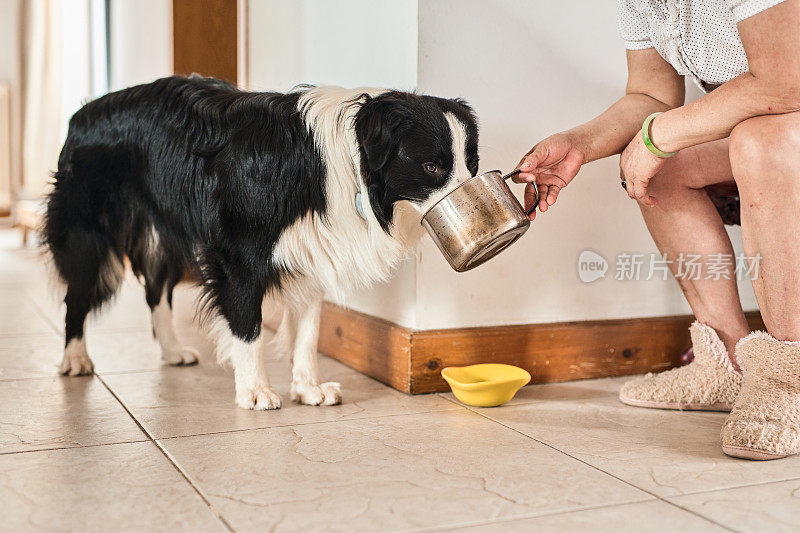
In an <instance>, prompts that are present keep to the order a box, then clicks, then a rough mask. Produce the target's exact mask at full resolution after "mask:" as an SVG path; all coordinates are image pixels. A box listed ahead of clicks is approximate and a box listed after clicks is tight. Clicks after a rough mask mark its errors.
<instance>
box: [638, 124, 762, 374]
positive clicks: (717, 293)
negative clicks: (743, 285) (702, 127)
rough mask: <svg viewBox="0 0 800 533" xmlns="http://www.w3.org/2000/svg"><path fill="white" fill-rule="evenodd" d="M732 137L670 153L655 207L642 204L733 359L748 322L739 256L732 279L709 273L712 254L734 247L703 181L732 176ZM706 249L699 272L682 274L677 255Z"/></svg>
mask: <svg viewBox="0 0 800 533" xmlns="http://www.w3.org/2000/svg"><path fill="white" fill-rule="evenodd" d="M732 181H733V174H732V172H731V165H730V159H729V155H728V140H727V139H723V140H719V141H714V142H710V143H705V144H702V145H698V146H694V147H692V148H687V149H685V150H683V151H681V152H680V153H679V154H678V155H676V156H675V157H673V158H671V159H669V160H668V161H667V163H666V164H665V165H664V167H663V169H662V170H661V172H659V174H657V175H656V176H655V177H654V178H653V180H652V181H651V183H650V187H649V189H648V190H649V191H650V193H651V194H652V195H653V196H655V197H656V199H657V201H658V204H657V205H656V206H655V207H647V206H641V210H642V215H643V216H644V220H645V223H646V224H647V228H648V230H650V235H652V237H653V240H654V241H655V243H656V246H658V249H659V250H660V251H661V253H662V254H666V258H667V260H668V261H671V262H670V268H671V270H672V273H673V274H675V276H676V278H677V280H678V284H679V285H680V287H681V289H682V290H683V294H684V295H685V296H686V299H687V300H688V302H689V305H690V306H691V308H692V311H693V312H694V315H695V317H696V318H697V320H698V321H700V322H702V323H704V324H706V325H708V326H710V327H712V328H713V329H714V330H716V332H717V333H718V334H719V337H720V339H721V340H722V342H723V343H724V344H725V347H726V348H727V349H728V354H729V355H730V357H731V360H732V361H733V362H734V365H735V364H736V363H735V361H734V354H733V351H734V350H733V348H734V346H735V345H736V342H737V341H738V340H739V339H741V338H742V337H744V336H746V335H747V334H748V333H749V332H750V329H749V327H748V325H747V320H746V319H745V316H744V312H743V311H742V305H741V302H740V300H739V292H738V289H737V287H736V276H735V272H734V269H735V260H733V261H732V264H731V268H730V273H729V279H706V277H707V272H706V268H705V267H706V265H707V262H708V258H709V256H713V255H714V254H728V257H730V258H732V259H733V253H734V251H733V247H732V245H731V241H730V239H729V238H728V234H727V232H726V231H725V226H724V225H723V223H722V219H721V218H720V215H719V213H718V212H717V210H716V208H715V207H714V204H713V203H712V202H711V199H710V198H709V197H708V194H707V193H706V192H705V190H703V187H707V186H709V185H715V184H720V183H725V182H732ZM681 254H684V257H687V256H689V255H702V259H701V260H700V263H702V264H703V268H702V270H701V271H700V274H699V276H694V275H689V276H684V277H683V278H681V277H680V274H681V273H680V272H678V267H679V264H678V258H679V256H680V255H681Z"/></svg>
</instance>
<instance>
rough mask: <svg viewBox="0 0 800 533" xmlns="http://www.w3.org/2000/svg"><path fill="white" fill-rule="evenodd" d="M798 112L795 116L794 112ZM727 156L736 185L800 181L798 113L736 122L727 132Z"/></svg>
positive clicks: (759, 185) (756, 185)
mask: <svg viewBox="0 0 800 533" xmlns="http://www.w3.org/2000/svg"><path fill="white" fill-rule="evenodd" d="M795 115H798V116H795ZM730 160H731V169H732V170H733V177H734V180H735V181H736V184H737V185H738V186H739V189H740V190H742V189H745V190H746V189H747V188H748V187H751V186H752V187H759V188H761V189H763V187H764V184H765V182H769V183H770V184H771V185H774V184H775V182H776V181H777V180H789V181H792V182H797V184H796V185H800V114H798V113H791V114H789V115H767V116H761V117H754V118H751V119H748V120H745V121H743V122H741V123H739V124H738V125H737V126H736V127H735V128H733V131H731V136H730Z"/></svg>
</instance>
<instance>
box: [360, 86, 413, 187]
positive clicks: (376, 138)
mask: <svg viewBox="0 0 800 533" xmlns="http://www.w3.org/2000/svg"><path fill="white" fill-rule="evenodd" d="M409 114H410V111H409V109H408V107H407V106H406V105H405V103H404V102H403V100H402V98H401V97H400V96H399V95H397V94H395V93H385V94H382V95H380V96H377V97H375V98H371V97H370V96H369V95H364V101H363V102H362V104H361V109H359V110H358V113H356V117H355V130H356V139H357V140H358V145H359V149H360V151H361V161H362V164H364V165H366V168H364V169H362V170H363V172H364V175H365V177H366V178H367V179H369V176H370V175H371V174H372V173H373V172H376V171H380V170H381V169H383V167H384V166H385V165H386V163H387V162H388V160H389V158H390V157H391V156H392V154H393V153H394V151H395V150H396V149H397V143H398V140H399V137H400V135H401V134H402V133H403V130H404V129H405V128H406V127H407V125H408V123H409V120H408V119H409Z"/></svg>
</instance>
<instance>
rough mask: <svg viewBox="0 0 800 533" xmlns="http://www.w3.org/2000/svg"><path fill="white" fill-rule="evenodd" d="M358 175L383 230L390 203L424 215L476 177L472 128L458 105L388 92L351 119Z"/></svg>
mask: <svg viewBox="0 0 800 533" xmlns="http://www.w3.org/2000/svg"><path fill="white" fill-rule="evenodd" d="M355 132H356V138H357V140H358V145H359V150H360V152H361V170H362V174H363V178H364V182H365V184H366V186H367V190H368V191H369V200H370V204H371V206H372V210H373V212H374V213H375V217H376V218H377V219H378V222H380V224H381V226H382V227H383V229H384V230H387V231H388V230H389V227H390V225H391V224H392V215H393V212H394V206H395V203H397V202H399V201H401V200H407V201H409V202H410V203H411V204H412V205H413V206H414V207H415V208H416V210H417V211H418V212H420V213H424V212H425V211H426V210H427V209H428V208H429V207H430V206H431V205H433V204H434V203H435V202H436V201H437V200H438V199H439V198H441V196H442V195H443V194H445V193H446V192H447V191H448V190H449V189H450V188H452V187H453V186H455V184H457V183H459V182H461V181H463V180H465V179H467V178H470V177H472V176H475V175H476V174H477V172H478V125H477V121H476V119H475V115H474V113H473V112H472V109H471V108H470V107H469V106H468V105H467V104H466V103H465V102H463V101H461V100H448V99H445V98H436V97H433V96H424V95H417V94H412V93H405V92H399V91H389V92H386V93H383V94H381V95H379V96H376V97H374V98H373V97H369V96H365V97H364V100H363V101H362V103H361V108H360V109H359V110H358V112H357V113H356V116H355Z"/></svg>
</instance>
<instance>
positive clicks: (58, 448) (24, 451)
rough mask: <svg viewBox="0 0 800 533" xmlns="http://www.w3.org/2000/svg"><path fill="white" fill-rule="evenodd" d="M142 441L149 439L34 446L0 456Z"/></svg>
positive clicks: (0, 453) (3, 453) (0, 452)
mask: <svg viewBox="0 0 800 533" xmlns="http://www.w3.org/2000/svg"><path fill="white" fill-rule="evenodd" d="M142 442H150V439H137V440H121V441H116V442H102V443H99V444H81V445H78V446H52V447H50V448H35V449H31V450H17V451H15V452H2V451H0V457H2V456H4V455H16V454H20V453H36V452H54V451H58V450H81V449H83V448H100V447H101V446H116V445H118V444H137V443H142Z"/></svg>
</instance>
